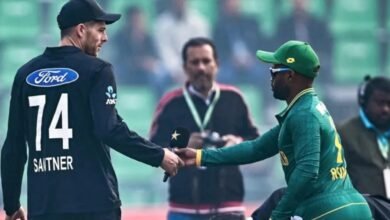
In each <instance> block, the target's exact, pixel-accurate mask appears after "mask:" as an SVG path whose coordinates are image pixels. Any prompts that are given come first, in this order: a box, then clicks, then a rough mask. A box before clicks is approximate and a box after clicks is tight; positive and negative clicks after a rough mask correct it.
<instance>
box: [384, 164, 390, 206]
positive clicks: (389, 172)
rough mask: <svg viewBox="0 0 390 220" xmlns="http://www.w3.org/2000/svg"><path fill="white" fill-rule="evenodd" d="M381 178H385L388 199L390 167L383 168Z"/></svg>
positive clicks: (389, 196)
mask: <svg viewBox="0 0 390 220" xmlns="http://www.w3.org/2000/svg"><path fill="white" fill-rule="evenodd" d="M383 179H384V180H385V189H386V197H387V198H388V199H390V168H389V167H387V168H386V169H384V170H383Z"/></svg>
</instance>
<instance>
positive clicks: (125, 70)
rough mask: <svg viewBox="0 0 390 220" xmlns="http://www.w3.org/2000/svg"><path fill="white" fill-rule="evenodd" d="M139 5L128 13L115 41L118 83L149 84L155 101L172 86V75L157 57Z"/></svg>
mask: <svg viewBox="0 0 390 220" xmlns="http://www.w3.org/2000/svg"><path fill="white" fill-rule="evenodd" d="M154 43H155V42H154V41H153V39H152V36H151V35H150V34H149V33H148V31H147V27H146V17H145V14H144V12H143V11H142V9H141V8H139V7H138V6H135V5H133V6H130V7H129V8H127V10H126V22H125V23H124V27H122V28H121V29H120V30H119V32H118V33H117V34H116V35H115V36H114V38H113V44H114V47H115V53H114V54H115V58H114V66H115V68H116V72H117V73H118V74H117V76H118V77H117V79H118V80H117V81H118V83H119V84H123V85H148V86H149V87H150V88H152V89H153V90H154V94H155V96H156V98H160V96H161V95H162V94H163V93H164V91H165V89H166V87H168V86H169V82H170V75H169V74H168V72H167V71H166V70H164V68H163V66H162V63H161V62H160V60H159V58H158V52H157V48H156V46H155V44H154Z"/></svg>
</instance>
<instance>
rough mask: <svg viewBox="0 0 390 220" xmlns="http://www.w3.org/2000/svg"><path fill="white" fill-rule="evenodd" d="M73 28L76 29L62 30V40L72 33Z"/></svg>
mask: <svg viewBox="0 0 390 220" xmlns="http://www.w3.org/2000/svg"><path fill="white" fill-rule="evenodd" d="M73 28H74V26H73V27H68V28H66V29H63V30H61V33H60V34H61V39H63V38H64V37H66V36H68V35H69V34H70V33H71V32H72V29H73Z"/></svg>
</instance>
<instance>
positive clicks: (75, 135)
mask: <svg viewBox="0 0 390 220" xmlns="http://www.w3.org/2000/svg"><path fill="white" fill-rule="evenodd" d="M119 18H120V15H119V14H109V13H106V12H105V11H103V9H102V8H101V7H100V6H99V5H98V4H97V3H96V1H95V0H70V1H68V2H67V3H66V4H65V5H64V6H63V7H62V9H61V11H60V13H59V15H58V16H57V21H58V25H59V28H60V29H61V42H60V46H59V47H52V48H46V50H45V51H44V53H43V54H42V55H40V56H38V57H36V58H34V59H32V60H31V61H29V62H28V63H26V64H25V65H23V66H22V67H21V68H20V69H19V70H18V72H17V74H16V76H15V80H14V84H13V87H12V94H11V104H10V111H9V121H8V133H7V137H6V141H5V143H4V146H3V148H2V152H1V179H2V188H3V197H4V209H5V211H6V214H7V217H6V219H25V218H26V217H25V213H24V210H23V208H22V206H21V204H20V201H19V197H20V191H21V183H22V176H23V172H24V164H25V163H26V161H27V164H28V167H27V182H28V185H27V187H28V216H29V219H32V220H43V219H45V220H46V219H50V220H52V219H53V220H54V219H55V220H65V219H66V220H69V219H72V220H73V219H83V220H84V219H86V220H117V219H120V215H121V214H120V205H121V201H120V199H119V193H118V183H117V178H116V175H115V172H114V169H113V166H112V164H111V159H110V153H109V147H112V148H113V149H115V150H116V151H119V152H120V153H122V154H124V155H126V156H128V157H131V158H133V159H135V160H138V161H140V162H143V163H146V164H149V165H151V166H155V167H158V166H161V167H162V168H163V169H164V170H165V171H166V172H167V173H169V174H170V175H172V176H173V175H175V174H176V173H177V170H178V167H179V166H180V165H181V163H182V161H181V160H180V159H179V158H178V157H177V156H176V155H175V154H174V153H172V152H170V151H169V150H166V149H164V148H161V147H160V146H158V145H155V144H153V143H151V142H149V141H147V140H145V139H144V138H142V137H140V136H138V135H137V134H136V133H135V132H133V131H131V130H129V128H128V127H127V125H126V123H125V122H124V121H123V120H122V118H121V117H120V116H119V115H118V113H117V111H116V109H115V104H116V101H117V92H116V91H117V90H116V84H115V79H114V76H113V71H112V66H111V64H109V63H107V62H105V61H103V60H101V59H99V58H97V57H96V56H97V54H98V52H99V50H100V49H101V47H102V45H103V44H104V43H105V42H106V41H107V39H108V38H107V34H106V24H111V23H113V22H115V21H117V20H118V19H119ZM129 104H130V105H136V104H137V103H129ZM26 143H27V144H28V156H27V147H26Z"/></svg>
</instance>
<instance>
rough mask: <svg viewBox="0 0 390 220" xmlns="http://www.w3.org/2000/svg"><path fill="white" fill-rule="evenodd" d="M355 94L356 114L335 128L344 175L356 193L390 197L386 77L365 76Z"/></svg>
mask: <svg viewBox="0 0 390 220" xmlns="http://www.w3.org/2000/svg"><path fill="white" fill-rule="evenodd" d="M358 93H359V106H360V109H359V115H357V116H355V117H353V118H351V119H349V120H348V121H346V122H345V123H343V124H341V125H340V126H339V127H338V130H339V133H340V137H341V142H342V143H343V146H344V151H345V159H346V160H347V163H348V174H349V175H350V176H351V180H352V184H353V185H354V186H355V188H356V189H357V190H358V191H359V192H360V193H367V194H370V195H379V196H382V197H385V198H386V197H387V198H388V199H390V171H389V170H390V167H389V166H390V150H389V149H390V79H389V78H386V77H383V76H379V77H374V78H372V79H367V81H366V82H364V83H363V84H362V86H361V87H360V89H359V91H358ZM386 183H387V185H386Z"/></svg>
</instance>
